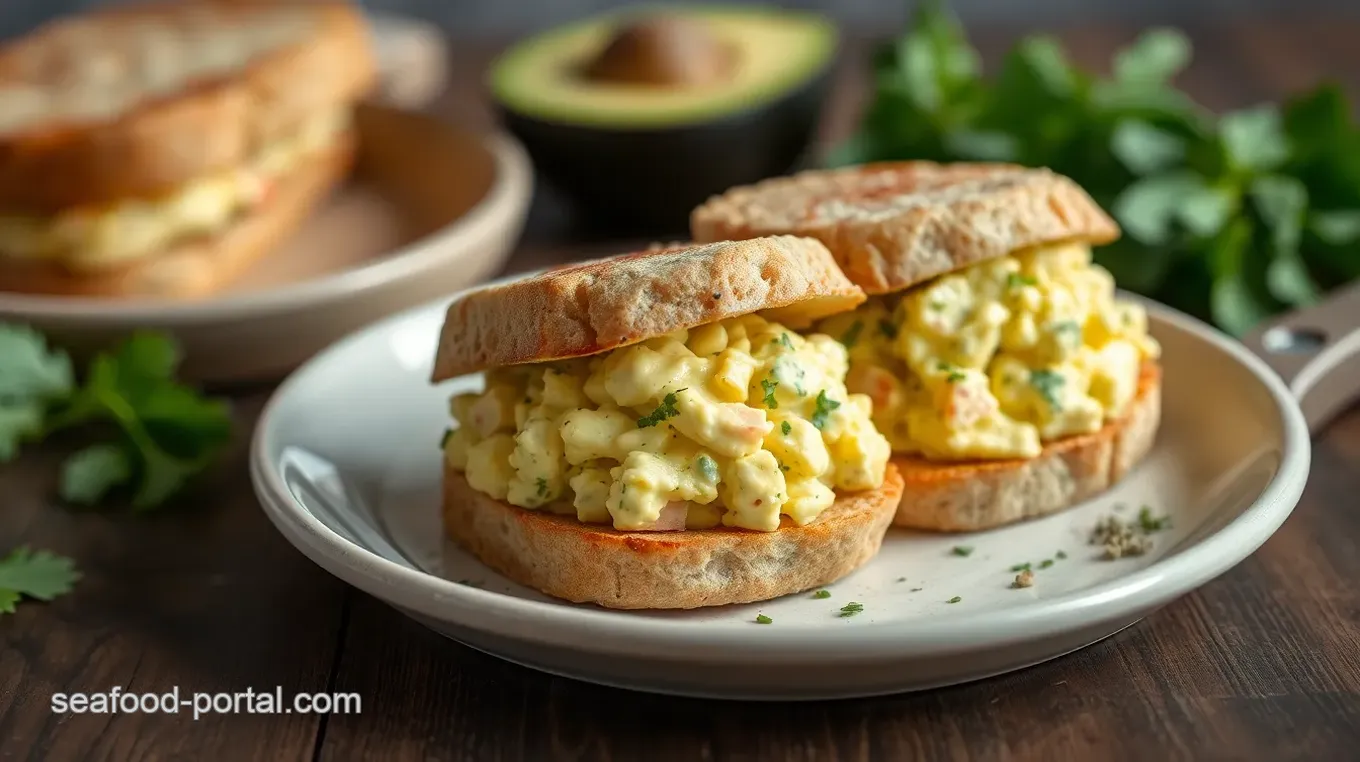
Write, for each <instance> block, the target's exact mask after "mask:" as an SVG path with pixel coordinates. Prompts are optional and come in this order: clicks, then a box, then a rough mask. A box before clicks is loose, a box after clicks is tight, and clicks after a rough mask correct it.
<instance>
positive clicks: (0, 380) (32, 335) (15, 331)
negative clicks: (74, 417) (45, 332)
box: [0, 324, 74, 463]
mask: <svg viewBox="0 0 1360 762" xmlns="http://www.w3.org/2000/svg"><path fill="white" fill-rule="evenodd" d="M73 383H74V381H73V379H72V373H71V361H70V358H68V357H67V355H66V354H65V353H64V352H61V351H59V350H52V349H49V348H48V346H47V341H46V340H45V339H44V338H43V337H42V335H40V334H39V333H38V332H36V331H34V330H33V329H32V328H29V327H28V326H23V325H11V324H0V463H3V462H5V461H8V460H11V459H12V458H14V456H15V455H17V454H18V452H19V445H20V444H21V443H22V442H23V441H25V440H27V439H31V438H33V437H35V436H38V435H39V434H41V433H42V429H43V419H44V416H45V414H46V412H47V408H48V406H49V405H50V404H51V403H52V402H54V401H56V400H58V399H60V398H62V397H64V396H65V395H67V394H69V393H70V390H71V386H72V384H73Z"/></svg>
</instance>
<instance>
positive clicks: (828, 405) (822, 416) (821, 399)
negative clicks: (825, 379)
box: [810, 389, 841, 430]
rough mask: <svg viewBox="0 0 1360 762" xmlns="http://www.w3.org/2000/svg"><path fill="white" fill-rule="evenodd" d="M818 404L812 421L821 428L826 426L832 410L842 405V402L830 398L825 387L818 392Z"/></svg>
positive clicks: (813, 412)
mask: <svg viewBox="0 0 1360 762" xmlns="http://www.w3.org/2000/svg"><path fill="white" fill-rule="evenodd" d="M816 405H817V406H816V408H814V409H813V411H812V418H811V419H810V420H811V421H812V425H813V426H816V427H817V428H818V429H819V430H820V429H822V428H824V427H825V426H826V417H827V416H829V415H831V411H833V410H835V409H836V408H838V407H840V406H841V403H839V402H837V401H835V400H833V399H828V398H827V396H826V390H825V389H823V390H821V391H820V392H817V402H816Z"/></svg>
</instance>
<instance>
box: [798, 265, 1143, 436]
mask: <svg viewBox="0 0 1360 762" xmlns="http://www.w3.org/2000/svg"><path fill="white" fill-rule="evenodd" d="M1114 289H1115V284H1114V279H1113V277H1111V275H1110V273H1109V272H1108V271H1106V270H1105V269H1104V268H1102V267H1100V266H1099V265H1096V264H1094V263H1093V262H1092V259H1091V250H1090V247H1089V246H1086V245H1082V244H1065V245H1060V246H1051V247H1045V248H1040V249H1034V250H1029V251H1025V252H1018V253H1016V254H1014V255H1013V256H1008V257H1002V258H999V259H994V260H991V261H987V262H983V263H980V264H978V265H975V266H973V267H970V268H968V269H966V270H962V271H959V272H956V273H952V274H949V275H945V276H942V277H940V278H937V279H935V280H933V281H930V282H928V283H926V284H923V285H921V286H917V287H916V288H913V289H910V290H909V291H907V292H905V293H903V294H901V295H889V296H887V297H879V298H875V299H871V300H870V301H868V302H866V303H865V304H864V305H861V307H860V308H859V309H857V310H856V311H854V312H852V313H847V314H843V315H836V316H834V317H831V318H828V319H826V320H825V321H823V322H822V323H821V324H819V325H818V330H821V331H823V332H825V333H827V334H829V335H831V336H834V337H836V338H838V339H839V340H840V341H841V342H842V344H843V345H844V346H845V347H846V348H847V349H848V352H849V355H850V370H849V374H848V375H847V378H846V386H847V388H848V389H849V391H851V392H853V393H859V394H865V395H868V396H869V397H870V398H871V399H872V400H873V409H874V412H873V420H874V423H875V424H876V426H877V428H878V430H879V431H881V432H883V434H884V435H885V436H886V437H887V438H888V440H889V441H890V442H891V443H892V448H893V450H894V451H895V452H899V453H914V454H919V455H920V456H922V457H925V458H928V459H936V460H963V459H995V458H1032V457H1035V456H1037V455H1039V453H1040V451H1041V450H1042V448H1043V444H1044V443H1045V442H1049V441H1052V440H1054V439H1059V438H1061V437H1066V436H1071V435H1074V434H1082V433H1089V432H1094V431H1096V430H1098V429H1100V428H1101V427H1102V426H1104V425H1105V423H1106V422H1109V421H1111V420H1114V419H1117V418H1119V417H1120V416H1121V415H1122V414H1123V413H1124V412H1125V411H1126V410H1127V409H1128V407H1129V404H1130V403H1131V402H1132V401H1133V400H1134V398H1135V397H1136V395H1137V393H1138V381H1139V376H1140V373H1141V367H1142V364H1143V363H1144V362H1145V361H1148V360H1152V359H1155V358H1157V357H1158V356H1159V354H1160V347H1159V346H1158V345H1157V342H1156V341H1155V340H1154V339H1153V338H1152V337H1151V336H1149V335H1148V332H1147V314H1146V312H1145V311H1144V310H1143V308H1142V307H1141V306H1140V305H1137V304H1134V303H1131V302H1127V301H1124V300H1119V299H1116V298H1115V290H1114Z"/></svg>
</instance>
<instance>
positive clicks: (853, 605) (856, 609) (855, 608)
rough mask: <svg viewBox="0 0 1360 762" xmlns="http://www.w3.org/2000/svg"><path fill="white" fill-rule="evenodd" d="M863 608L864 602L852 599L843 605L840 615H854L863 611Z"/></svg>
mask: <svg viewBox="0 0 1360 762" xmlns="http://www.w3.org/2000/svg"><path fill="white" fill-rule="evenodd" d="M863 610H864V604H863V603H857V602H855V601H850V602H849V603H847V604H845V605H844V606H841V613H840V616H843V617H846V616H854V615H856V614H858V613H860V612H861V611H863Z"/></svg>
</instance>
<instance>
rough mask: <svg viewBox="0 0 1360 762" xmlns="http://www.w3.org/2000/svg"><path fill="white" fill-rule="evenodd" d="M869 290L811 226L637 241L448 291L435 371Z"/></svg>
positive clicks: (781, 310) (593, 348)
mask: <svg viewBox="0 0 1360 762" xmlns="http://www.w3.org/2000/svg"><path fill="white" fill-rule="evenodd" d="M865 298H866V297H865V295H864V292H863V291H861V290H860V289H859V288H858V287H856V286H855V285H854V284H853V283H851V282H850V281H849V280H847V279H846V277H845V274H844V273H842V272H841V271H840V269H839V268H837V267H836V262H835V260H834V259H832V257H831V253H830V252H829V251H827V250H826V247H825V246H823V245H822V244H821V243H820V242H818V241H816V240H813V239H811V238H796V237H793V236H776V237H771V238H758V239H753V240H750V241H737V242H721V243H711V244H705V245H698V246H686V247H681V248H672V249H654V250H649V251H644V252H638V253H634V254H629V255H626V256H622V257H617V258H612V259H606V260H599V261H595V262H587V263H584V264H580V265H574V266H571V267H565V268H560V269H556V270H550V271H548V272H546V273H543V274H541V275H537V276H534V277H531V278H527V279H523V280H519V281H515V282H512V283H508V284H505V285H501V286H494V287H490V288H483V289H478V290H476V291H472V292H470V293H467V294H465V295H464V296H462V297H460V298H459V299H457V300H455V301H454V302H453V304H451V305H450V306H449V309H448V313H447V315H446V316H445V320H444V327H443V331H442V332H441V334H440V337H439V349H438V352H437V354H436V356H435V363H434V373H433V379H432V380H433V381H435V382H439V381H443V380H445V379H448V378H452V377H454V376H459V375H463V374H465V373H473V372H476V371H480V370H486V369H488V368H494V367H499V366H504V365H514V364H518V363H526V362H542V361H546V360H557V359H562V358H566V357H579V356H583V355H590V354H596V353H599V352H604V351H607V350H610V349H615V348H618V347H622V346H626V345H628V344H636V343H638V342H640V341H644V340H646V339H649V338H652V337H655V336H663V335H665V334H668V333H672V332H674V331H678V330H681V329H688V328H693V327H694V326H697V325H703V324H706V323H714V322H717V321H719V320H724V319H726V318H731V317H736V316H739V315H746V314H750V313H754V312H760V313H763V314H765V315H767V316H768V317H770V318H771V319H774V320H779V321H781V322H784V323H785V324H787V325H788V326H789V327H790V328H801V327H805V326H807V325H810V324H811V323H812V322H813V321H815V320H817V319H818V318H822V317H826V316H828V315H834V314H836V313H838V312H844V311H846V310H850V309H853V308H855V307H856V306H858V305H859V304H861V303H863V302H864V300H865Z"/></svg>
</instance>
